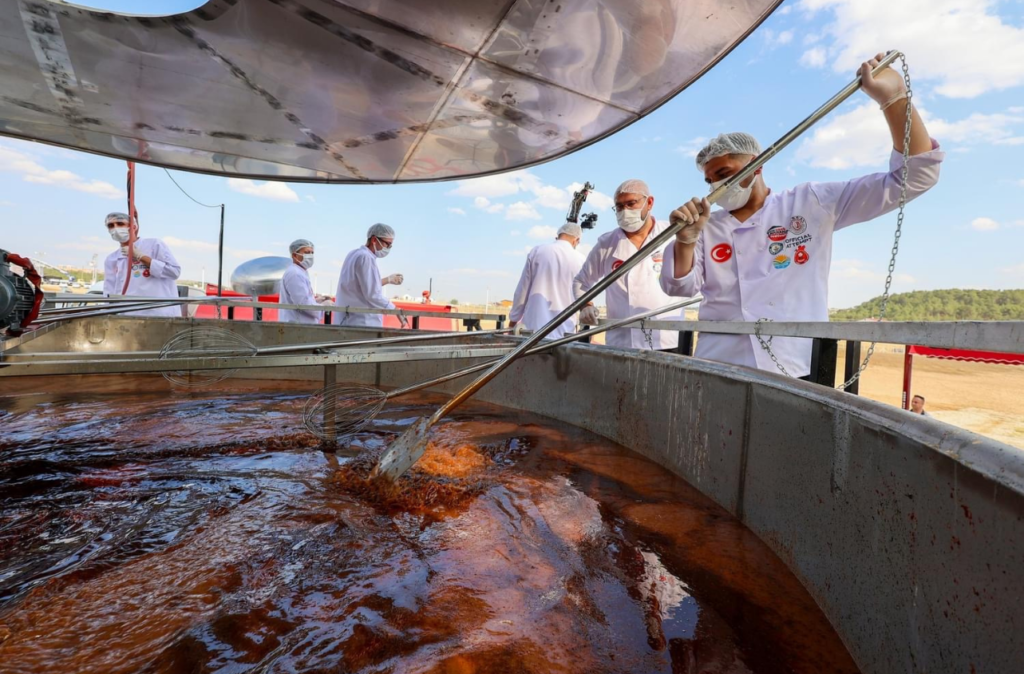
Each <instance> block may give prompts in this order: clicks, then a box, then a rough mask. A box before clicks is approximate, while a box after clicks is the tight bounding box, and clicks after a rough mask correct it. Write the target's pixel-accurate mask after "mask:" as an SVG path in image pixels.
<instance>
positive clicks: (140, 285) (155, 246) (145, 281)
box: [103, 213, 182, 318]
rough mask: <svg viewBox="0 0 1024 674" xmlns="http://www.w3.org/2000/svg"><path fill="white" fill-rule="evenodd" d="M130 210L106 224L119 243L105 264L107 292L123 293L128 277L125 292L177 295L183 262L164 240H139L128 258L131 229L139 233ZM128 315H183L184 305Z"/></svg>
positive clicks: (108, 217)
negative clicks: (131, 219) (131, 221)
mask: <svg viewBox="0 0 1024 674" xmlns="http://www.w3.org/2000/svg"><path fill="white" fill-rule="evenodd" d="M128 223H129V218H128V214H127V213H110V214H109V215H107V218H106V221H105V224H106V227H107V233H109V234H110V238H112V239H113V240H114V241H116V242H117V243H118V249H117V250H115V251H114V252H113V253H111V254H110V255H108V256H107V259H106V260H105V261H104V263H103V294H104V295H108V296H109V295H120V294H121V292H122V290H124V280H125V278H128V279H129V281H128V289H127V290H124V294H125V295H130V296H135V297H160V298H164V297H166V298H177V297H178V285H177V283H175V281H177V280H178V277H179V276H181V265H179V264H178V261H177V260H176V259H174V255H173V254H172V253H171V249H170V248H168V247H167V244H166V243H164V242H163V241H161V240H160V239H139V238H136V239H135V243H134V245H133V246H132V249H133V259H132V260H131V261H130V262H129V260H128V239H129V238H131V229H130V228H129V227H131V228H134V230H135V236H136V237H138V234H139V223H138V221H137V220H136V221H135V222H134V223H132V224H131V225H129V224H128ZM123 315H124V316H167V317H171V318H181V316H182V313H181V307H180V306H178V305H173V306H165V307H157V308H155V309H143V310H140V311H131V312H126V313H125V314H123Z"/></svg>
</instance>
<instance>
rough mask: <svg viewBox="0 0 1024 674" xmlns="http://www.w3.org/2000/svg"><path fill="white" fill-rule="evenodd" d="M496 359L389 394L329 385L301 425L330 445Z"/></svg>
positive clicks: (544, 347)
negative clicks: (402, 399) (406, 398)
mask: <svg viewBox="0 0 1024 674" xmlns="http://www.w3.org/2000/svg"><path fill="white" fill-rule="evenodd" d="M700 301H701V298H700V297H695V298H692V299H688V300H681V301H679V302H674V303H672V304H669V305H667V306H664V307H660V308H658V309H652V310H651V311H646V312H644V313H641V314H637V315H636V316H630V317H629V318H623V319H620V320H617V321H611V322H609V323H605V324H604V325H601V326H599V327H596V328H593V329H591V330H588V331H585V332H578V333H575V334H572V335H567V336H565V337H562V338H560V339H554V340H551V341H548V342H543V343H542V344H539V345H537V346H535V347H533V348H532V349H529V350H527V351H526V352H525V354H524V355H533V354H536V353H541V352H543V351H548V350H550V349H553V348H555V347H556V346H561V345H562V344H568V343H570V342H575V341H579V340H581V339H584V338H587V337H591V336H593V335H597V334H600V333H602V332H606V331H608V330H614V329H615V328H618V327H621V326H624V325H628V324H630V323H635V322H636V321H643V320H644V319H647V318H650V317H651V316H656V315H658V314H662V313H665V312H667V311H672V310H674V309H679V308H682V307H686V306H690V305H692V304H696V303H697V302H700ZM499 360H501V359H500V358H495V359H493V360H488V361H485V362H483V363H478V364H476V365H471V366H469V367H464V368H462V369H460V370H455V371H454V372H450V373H448V374H446V375H443V376H440V377H436V378H434V379H430V380H428V381H424V382H420V383H418V384H413V385H412V386H406V387H405V388H400V389H395V390H394V391H390V392H384V391H382V390H380V389H378V388H374V387H373V386H362V385H357V384H331V385H329V386H325V387H324V388H322V389H320V390H319V391H317V392H316V393H314V394H313V395H312V396H311V397H310V398H309V400H307V401H306V405H305V406H304V407H303V409H302V424H303V426H305V427H306V430H307V431H309V432H310V433H312V434H313V435H315V436H317V437H318V438H320V439H321V440H327V441H330V442H333V441H336V440H338V439H340V438H345V437H348V436H352V435H354V434H356V433H357V432H359V431H360V430H362V429H363V428H364V427H365V426H366V425H367V424H369V423H370V422H371V421H373V420H374V419H375V418H376V417H377V415H378V414H380V412H381V410H382V409H384V405H385V404H386V403H387V402H388V401H389V400H391V399H393V398H397V397H399V396H403V395H405V394H407V393H413V392H414V391H420V390H423V389H426V388H430V387H431V386H436V385H438V384H442V383H444V382H447V381H451V380H452V379H458V378H459V377H464V376H466V375H469V374H473V373H474V372H480V371H481V370H485V369H487V368H489V367H491V366H492V365H494V364H495V363H496V362H498V361H499Z"/></svg>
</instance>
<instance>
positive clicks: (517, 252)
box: [502, 246, 533, 257]
mask: <svg viewBox="0 0 1024 674" xmlns="http://www.w3.org/2000/svg"><path fill="white" fill-rule="evenodd" d="M531 250H533V246H523V247H522V248H514V249H512V250H505V251H502V255H511V256H512V257H523V256H524V255H526V254H527V253H529V252H530V251H531Z"/></svg>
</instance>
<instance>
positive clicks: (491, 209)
mask: <svg viewBox="0 0 1024 674" xmlns="http://www.w3.org/2000/svg"><path fill="white" fill-rule="evenodd" d="M473 205H474V206H476V207H477V208H479V209H480V210H482V211H486V212H488V213H499V212H501V210H502V209H503V208H505V204H492V203H491V200H490V199H488V198H487V197H477V198H475V199H473Z"/></svg>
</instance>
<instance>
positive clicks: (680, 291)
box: [658, 232, 704, 297]
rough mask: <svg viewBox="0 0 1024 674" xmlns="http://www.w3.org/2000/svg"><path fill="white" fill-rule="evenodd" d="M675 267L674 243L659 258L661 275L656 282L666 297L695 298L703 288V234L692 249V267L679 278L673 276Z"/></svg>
mask: <svg viewBox="0 0 1024 674" xmlns="http://www.w3.org/2000/svg"><path fill="white" fill-rule="evenodd" d="M675 265H676V242H675V241H674V240H673V241H672V242H670V243H669V244H668V246H667V247H666V248H665V252H664V253H662V257H661V275H660V276H659V277H658V281H659V283H660V284H661V289H662V290H664V291H665V294H666V295H671V296H672V297H695V296H696V295H698V294H699V293H700V291H701V289H702V288H703V287H704V233H703V232H701V235H700V238H698V239H697V245H696V246H694V247H693V267H691V268H690V271H689V272H688V273H687V274H686V275H685V276H682V277H680V278H676V277H675V276H674V273H675Z"/></svg>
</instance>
